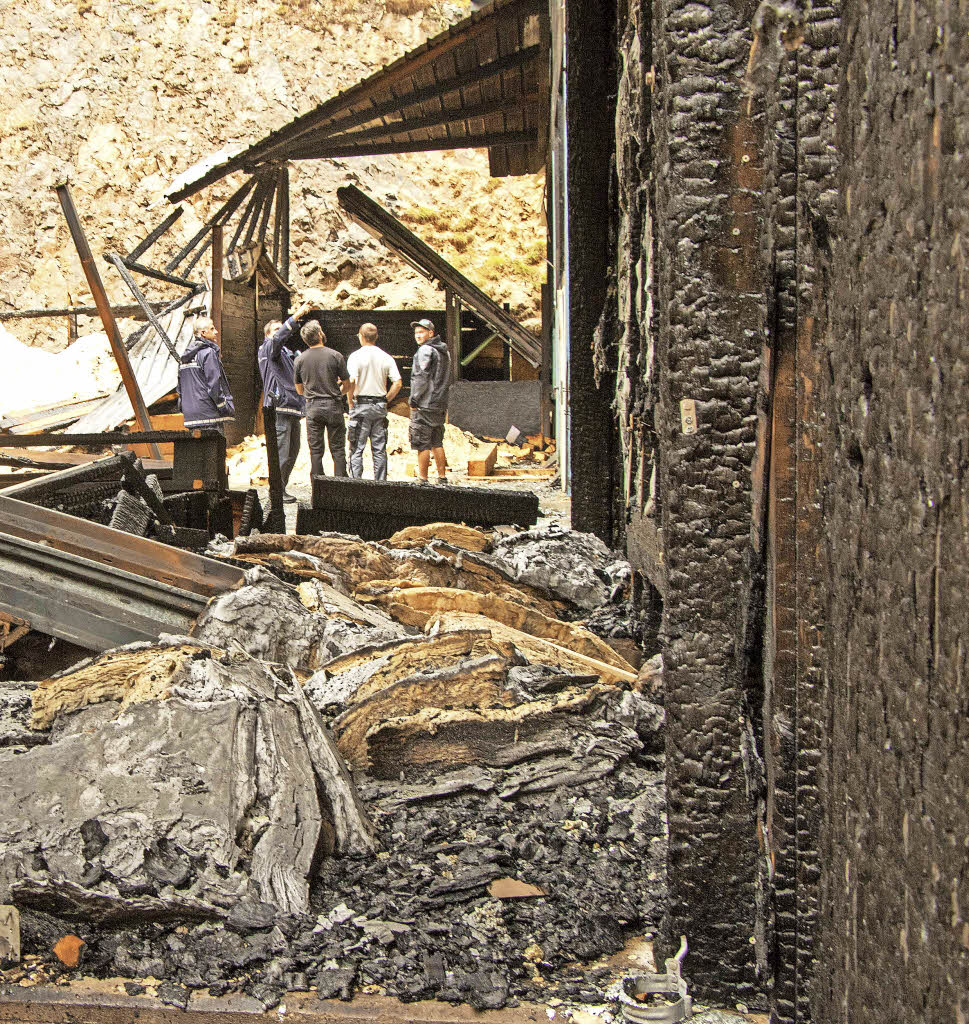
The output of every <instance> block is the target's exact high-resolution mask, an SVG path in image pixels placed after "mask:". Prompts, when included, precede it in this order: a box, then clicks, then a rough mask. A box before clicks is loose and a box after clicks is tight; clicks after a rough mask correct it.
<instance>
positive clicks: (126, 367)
mask: <svg viewBox="0 0 969 1024" xmlns="http://www.w3.org/2000/svg"><path fill="white" fill-rule="evenodd" d="M55 189H56V192H57V198H58V200H59V201H60V204H61V209H62V210H63V211H64V219H65V220H66V221H67V227H68V230H69V231H70V232H71V238H72V239H73V241H74V248H75V249H77V254H78V256H79V257H80V260H81V267H82V268H83V270H84V276H85V277H86V278H87V284H88V288H90V289H91V294H92V295H93V296H94V304H95V306H97V310H98V315H99V316H100V317H101V323H102V324H103V325H104V333H105V334H107V336H108V342H109V343H110V345H111V351H112V353H113V354H114V359H115V362H116V363H117V364H118V369H119V370H120V371H121V381H122V383H123V384H124V389H125V392H126V393H127V395H128V400H129V401H130V402H131V408H132V409H133V411H134V414H135V421H136V422H137V424H138V426H139V427H140V428H141V429H142V430H146V431H147V430H151V417H150V416H149V415H148V407H147V406H146V405H145V400H144V398H142V396H141V389H140V388H139V387H138V378H137V377H135V374H134V370H132V368H131V363H130V361H129V360H128V350H127V349H126V348H125V346H124V341H123V340H122V338H121V332H120V331H119V330H118V324H117V321H116V320H115V319H114V314H113V313H112V312H111V304H110V303H109V302H108V295H107V292H105V290H104V283H103V282H102V280H101V274H100V273H99V272H98V268H97V265H96V264H95V262H94V255H93V254H92V252H91V247H90V246H89V245H88V241H87V238H86V237H85V235H84V228H83V227H81V220H80V218H79V217H78V215H77V210H76V209H75V208H74V200H73V199H72V198H71V190H70V188H68V186H67V182H64V183H63V184H61V185H57V186H56V187H55ZM149 448H150V450H151V456H152V458H153V459H161V451H160V450H159V448H158V445H157V444H155V442H154V441H152V442H151V443H150V444H149Z"/></svg>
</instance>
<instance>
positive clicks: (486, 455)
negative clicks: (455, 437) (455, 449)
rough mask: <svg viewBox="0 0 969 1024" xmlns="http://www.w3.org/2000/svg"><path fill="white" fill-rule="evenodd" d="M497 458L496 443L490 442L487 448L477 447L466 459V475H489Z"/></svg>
mask: <svg viewBox="0 0 969 1024" xmlns="http://www.w3.org/2000/svg"><path fill="white" fill-rule="evenodd" d="M497 458H498V445H496V444H492V445H488V447H487V448H478V449H477V450H476V451H475V452H474V453H473V455H472V456H471V458H469V459H468V476H473V477H478V476H490V475H491V473H492V472H493V471H494V468H495V462H496V460H497Z"/></svg>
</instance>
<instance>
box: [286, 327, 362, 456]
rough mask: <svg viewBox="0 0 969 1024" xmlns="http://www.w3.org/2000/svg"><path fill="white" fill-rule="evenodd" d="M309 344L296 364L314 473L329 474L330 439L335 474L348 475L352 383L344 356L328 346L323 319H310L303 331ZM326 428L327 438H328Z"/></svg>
mask: <svg viewBox="0 0 969 1024" xmlns="http://www.w3.org/2000/svg"><path fill="white" fill-rule="evenodd" d="M300 337H301V338H302V339H303V341H305V342H306V344H307V345H309V348H308V349H307V350H306V351H305V352H300V354H299V355H298V356H297V357H296V362H295V364H294V374H293V376H294V379H295V382H296V390H297V391H298V392H299V393H300V394H301V395H302V396H303V397H304V398H305V399H306V440H307V442H308V443H309V449H310V459H311V462H312V468H311V470H310V472H311V473H312V475H313V476H325V475H326V474H325V473H324V472H323V455H324V453H325V452H326V441H328V442H329V445H330V455H331V457H332V458H333V474H334V476H346V475H347V452H346V441H347V426H346V421H345V420H344V419H343V396H344V394H346V391H347V388H348V387H349V383H350V381H349V377H350V375H349V374H348V373H347V364H346V360H345V359H344V358H343V356H341V355H340V353H339V352H337V351H335V350H334V349H332V348H327V347H326V335H325V334H324V333H323V328H322V327H320V324H319V321H317V320H310V322H309V323H308V324H305V325H304V327H303V329H302V330H301V331H300ZM324 431H325V437H326V440H324Z"/></svg>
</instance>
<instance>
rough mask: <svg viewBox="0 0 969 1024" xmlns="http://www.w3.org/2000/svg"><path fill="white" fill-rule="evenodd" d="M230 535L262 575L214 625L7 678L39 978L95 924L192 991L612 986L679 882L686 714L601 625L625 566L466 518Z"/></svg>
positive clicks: (587, 997)
mask: <svg viewBox="0 0 969 1024" xmlns="http://www.w3.org/2000/svg"><path fill="white" fill-rule="evenodd" d="M398 545H399V546H398ZM405 545H406V546H405ZM210 554H216V555H220V556H221V557H225V558H231V559H232V560H233V561H235V562H237V563H238V564H243V565H248V569H247V571H246V578H245V582H244V584H243V585H241V586H240V587H238V588H237V589H235V590H232V591H230V592H228V593H225V594H223V595H221V596H219V597H217V598H214V599H213V600H212V601H210V602H209V604H208V606H207V607H206V609H205V611H204V612H203V613H202V615H201V616H200V617H199V619H198V620H197V621H196V623H195V625H194V627H193V629H192V631H191V632H192V636H191V637H171V636H168V637H166V636H163V637H162V638H161V639H160V640H159V641H158V642H157V643H153V644H133V645H129V646H127V647H124V648H118V649H116V650H114V651H109V652H107V653H105V654H103V655H100V656H98V657H96V658H92V659H89V660H88V661H86V662H83V663H81V664H80V665H77V666H75V667H74V668H72V669H70V670H68V671H67V672H64V673H61V674H59V675H57V676H54V677H52V678H50V679H46V680H42V681H40V682H37V683H30V684H28V683H22V684H18V685H17V686H15V687H0V903H7V902H9V903H14V904H16V905H17V906H18V907H19V908H20V910H21V912H22V914H23V919H24V945H25V950H26V951H27V952H28V953H31V954H34V955H37V956H40V957H41V958H42V959H41V961H40V963H41V964H42V966H41V967H40V968H38V967H36V966H35V968H34V972H33V975H34V977H35V978H36V977H39V976H42V975H44V974H45V972H46V975H48V976H49V975H57V974H58V973H59V972H60V973H63V972H66V971H67V970H68V967H66V966H65V964H64V963H63V962H62V960H59V959H57V956H56V954H54V953H53V948H54V945H55V944H56V943H57V942H58V941H59V940H60V939H61V938H62V937H63V936H65V935H67V934H72V935H74V936H76V938H77V939H79V940H81V941H82V942H83V946H82V947H80V948H81V950H82V952H81V956H80V965H79V967H78V968H77V970H79V971H83V972H86V973H88V974H96V975H101V976H107V977H110V976H120V977H122V978H127V979H129V982H128V986H127V987H128V990H129V991H131V992H135V991H144V990H145V989H150V990H152V991H155V992H157V994H158V995H160V996H161V997H162V998H163V999H165V1000H166V1001H168V1002H172V1003H174V1004H177V1005H185V1003H186V1002H187V1000H188V998H189V995H190V993H191V992H192V991H194V990H198V989H207V990H208V991H209V992H210V993H212V994H221V993H224V992H228V991H236V990H242V991H245V992H247V993H248V994H250V995H252V996H254V997H256V998H258V999H259V1000H261V1001H262V1002H263V1004H264V1005H266V1006H273V1005H275V1004H276V1003H277V1002H279V1000H280V999H281V998H282V997H283V995H284V994H285V992H286V991H287V990H291V989H305V988H308V987H315V988H316V990H317V992H318V994H319V996H320V998H333V997H340V998H350V997H351V996H352V994H353V993H354V992H355V991H365V992H372V993H385V994H389V995H394V996H397V997H399V998H401V999H403V1000H414V999H422V998H438V999H445V1000H449V1001H453V1002H468V1003H470V1004H471V1005H472V1006H474V1007H476V1008H479V1009H480V1008H488V1007H498V1006H502V1005H506V1004H509V1003H510V1004H515V1003H516V1002H517V1001H520V1000H545V999H548V998H551V997H557V998H560V999H569V1000H573V1001H577V1002H583V1001H584V1002H601V1001H603V999H604V990H605V986H606V985H607V983H608V981H609V980H610V978H611V976H612V975H611V972H610V969H609V967H608V966H607V965H605V964H602V963H597V961H600V960H601V959H602V958H604V957H607V956H609V955H611V954H613V953H615V952H617V951H618V950H620V949H621V948H622V946H623V944H624V942H625V941H626V939H627V938H629V937H630V936H632V935H636V934H641V933H642V932H644V931H647V930H651V929H652V928H653V927H655V926H656V924H657V922H658V919H659V916H660V912H661V905H662V899H663V891H664V890H663V864H664V861H665V802H664V801H665V796H664V789H663V776H662V767H663V754H662V750H663V739H662V726H663V712H662V709H661V708H660V707H659V706H658V705H657V704H655V703H654V702H653V701H652V700H651V699H650V698H649V697H648V696H647V695H646V694H645V693H643V692H642V686H641V684H640V682H639V680H638V677H637V674H636V671H635V669H634V668H633V666H632V665H631V664H630V663H629V662H627V661H626V660H625V659H624V658H623V657H622V656H621V655H620V654H618V653H617V652H616V651H615V650H614V649H613V648H612V646H610V644H609V643H608V642H607V640H606V639H603V638H602V637H601V636H600V635H597V634H596V633H595V632H593V631H591V630H589V629H588V628H587V623H588V621H589V618H590V616H593V617H594V616H595V615H596V614H599V613H600V612H601V610H602V609H603V608H608V607H610V606H612V607H621V606H622V604H623V602H624V601H626V600H627V599H628V593H627V590H628V577H629V572H628V566H626V565H625V564H624V563H621V562H619V561H618V560H617V559H616V558H615V556H614V555H612V554H611V553H610V552H608V551H607V550H606V549H604V548H603V549H601V550H600V547H599V546H598V542H593V541H592V540H591V539H590V538H587V537H581V536H579V535H574V534H568V533H562V532H560V531H545V532H542V531H539V530H533V531H529V533H528V534H526V535H521V536H520V537H509V536H504V537H503V536H500V535H491V534H485V533H483V532H481V531H475V530H470V529H468V528H467V527H455V526H452V525H447V524H436V525H434V526H430V527H421V528H417V529H411V530H407V531H403V532H402V534H401V535H398V536H397V537H395V538H391V540H390V541H389V542H388V543H387V544H385V545H380V544H375V543H364V542H362V541H360V540H359V539H357V538H354V537H349V536H345V535H339V534H329V535H323V536H319V537H294V536H287V535H263V536H259V535H253V536H250V537H246V538H238V539H237V540H236V541H235V542H233V543H228V544H222V545H212V546H211V548H210ZM570 563H571V569H569V565H570ZM655 671H656V667H655V666H652V669H651V673H652V675H655ZM25 779H30V780H31V783H30V784H29V785H25V784H24V780H25ZM18 971H19V972H20V973H19V975H18V974H17V972H18ZM17 976H19V977H20V978H23V977H24V971H23V968H15V969H14V971H13V972H10V971H8V972H6V980H16V977H17ZM160 979H163V981H159V980H160ZM0 980H4V975H2V974H0Z"/></svg>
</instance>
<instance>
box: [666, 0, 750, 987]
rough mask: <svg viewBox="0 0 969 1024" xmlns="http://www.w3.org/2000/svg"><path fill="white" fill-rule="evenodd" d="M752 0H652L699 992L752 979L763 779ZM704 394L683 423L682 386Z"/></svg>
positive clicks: (681, 876)
mask: <svg viewBox="0 0 969 1024" xmlns="http://www.w3.org/2000/svg"><path fill="white" fill-rule="evenodd" d="M753 10H754V8H753V6H752V5H750V4H746V3H740V2H736V3H722V4H718V5H716V6H707V5H704V4H697V3H694V2H687V0H666V2H659V3H656V4H655V5H654V7H653V19H654V20H653V36H654V49H653V57H654V62H655V74H656V87H655V91H654V94H653V119H654V131H655V136H656V139H655V146H656V152H655V155H654V168H655V174H656V212H655V217H654V223H655V224H656V225H657V227H656V243H655V244H656V250H657V252H656V263H657V266H656V282H655V285H654V291H655V300H654V301H655V309H656V312H655V316H654V325H655V326H654V332H655V339H656V341H655V345H656V360H657V363H659V364H660V365H661V366H662V372H661V374H660V377H659V406H658V408H657V412H656V421H657V435H658V442H659V448H660V459H659V473H658V477H659V489H660V492H661V494H662V503H661V505H662V507H661V523H662V531H663V539H664V546H665V562H666V569H667V594H666V600H665V602H664V610H665V617H664V627H663V628H664V634H665V648H664V659H665V665H666V671H665V678H666V707H667V714H668V716H669V719H668V731H667V780H668V786H669V794H670V799H669V824H670V862H669V886H670V920H669V925H668V930H667V931H668V938H669V939H670V940H671V941H672V940H673V939H674V937H675V936H677V935H679V933H680V932H687V933H688V934H689V938H690V944H691V953H690V959H689V963H688V973H689V974H690V976H691V977H692V978H693V979H694V981H695V984H696V989H697V992H698V994H700V995H701V996H702V997H703V998H705V999H710V998H716V999H720V998H723V999H725V1000H726V1001H728V1002H730V1003H734V1002H737V1001H738V1000H751V999H755V998H756V996H757V991H758V989H759V988H760V987H761V986H762V984H763V981H764V978H763V964H762V962H761V963H759V961H762V960H763V943H762V942H752V941H751V940H752V939H754V938H756V937H758V936H760V938H762V927H760V926H758V923H757V915H756V912H755V905H756V899H755V897H756V874H755V862H756V858H757V853H758V847H757V838H756V835H757V826H756V820H755V812H756V802H755V798H756V795H757V794H756V789H757V785H758V778H759V775H760V771H759V768H758V765H757V763H756V758H755V756H754V752H753V749H752V747H753V744H752V742H751V741H750V739H749V737H750V735H751V732H752V728H751V722H750V718H749V715H748V710H747V708H746V706H745V680H744V678H743V674H742V671H741V668H740V666H739V663H738V660H737V658H736V657H735V650H736V641H737V627H738V621H739V619H740V607H741V602H742V599H743V596H744V594H745V590H746V588H745V570H744V564H745V562H744V559H745V553H746V550H747V547H748V544H749V537H750V525H751V472H750V471H751V463H752V459H753V455H754V447H755V432H756V420H757V416H756V397H757V387H758V375H759V371H760V359H761V348H762V341H763V333H762V328H761V327H760V325H762V324H763V323H764V320H765V299H764V293H765V289H764V279H763V274H762V272H761V268H760V262H759V258H758V256H759V243H760V237H759V235H760V218H761V215H762V214H761V188H762V181H763V170H762V164H761V154H760V151H759V145H758V143H759V133H760V131H761V127H760V123H759V121H760V118H759V117H758V116H757V112H756V108H754V114H753V115H751V114H750V113H749V107H748V96H747V94H746V92H745V90H744V87H743V86H744V72H745V68H746V65H747V59H748V53H749V49H750V38H751V37H750V31H749V25H750V21H751V17H752V14H753ZM683 399H692V400H693V401H695V403H696V412H697V420H698V429H697V431H696V433H693V434H687V433H684V432H683V430H682V428H681V416H680V402H681V400H683Z"/></svg>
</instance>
